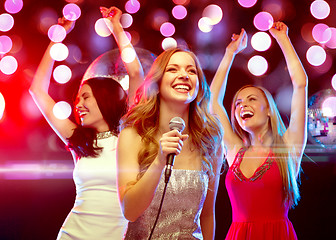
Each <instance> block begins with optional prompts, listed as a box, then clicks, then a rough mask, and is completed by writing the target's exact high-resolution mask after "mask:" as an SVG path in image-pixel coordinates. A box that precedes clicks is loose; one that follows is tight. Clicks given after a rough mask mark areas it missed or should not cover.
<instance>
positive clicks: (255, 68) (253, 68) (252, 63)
mask: <svg viewBox="0 0 336 240" xmlns="http://www.w3.org/2000/svg"><path fill="white" fill-rule="evenodd" d="M247 68H248V70H249V71H250V72H251V73H252V74H253V75H255V76H261V75H263V74H264V73H265V72H266V71H267V69H268V63H267V60H266V59H265V58H264V57H262V56H259V55H256V56H253V57H251V58H250V60H249V61H248V64H247Z"/></svg>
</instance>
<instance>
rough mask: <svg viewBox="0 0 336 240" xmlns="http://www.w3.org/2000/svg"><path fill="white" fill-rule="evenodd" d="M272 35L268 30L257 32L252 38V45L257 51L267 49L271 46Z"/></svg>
mask: <svg viewBox="0 0 336 240" xmlns="http://www.w3.org/2000/svg"><path fill="white" fill-rule="evenodd" d="M271 43H272V40H271V37H270V36H269V35H268V34H267V33H266V32H257V33H255V34H254V35H253V36H252V38H251V45H252V47H253V48H254V49H255V50H257V51H260V52H262V51H266V50H267V49H269V47H270V46H271Z"/></svg>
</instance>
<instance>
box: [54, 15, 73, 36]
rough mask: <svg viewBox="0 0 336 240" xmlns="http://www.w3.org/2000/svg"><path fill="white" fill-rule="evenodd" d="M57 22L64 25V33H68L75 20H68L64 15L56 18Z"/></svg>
mask: <svg viewBox="0 0 336 240" xmlns="http://www.w3.org/2000/svg"><path fill="white" fill-rule="evenodd" d="M58 24H59V25H61V26H62V27H64V29H65V31H66V33H67V34H68V33H69V32H71V30H72V29H73V28H74V27H75V21H70V20H68V19H66V18H65V17H61V18H59V19H58Z"/></svg>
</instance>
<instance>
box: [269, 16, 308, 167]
mask: <svg viewBox="0 0 336 240" xmlns="http://www.w3.org/2000/svg"><path fill="white" fill-rule="evenodd" d="M269 31H270V33H271V34H272V36H273V37H274V38H275V39H276V41H277V42H278V44H279V46H280V48H281V50H282V52H283V54H284V56H285V60H286V64H287V68H288V71H289V75H290V78H291V81H292V84H293V96H292V103H291V116H290V122H289V127H288V129H287V131H286V133H285V135H284V138H285V141H286V142H287V144H288V145H289V146H294V147H295V149H296V152H297V155H298V161H299V162H297V166H298V167H299V166H300V161H301V156H302V154H303V150H304V148H305V146H306V141H307V88H308V77H307V75H306V72H305V70H304V68H303V66H302V64H301V61H300V59H299V57H298V55H297V54H296V52H295V49H294V47H293V45H292V43H291V41H290V39H289V37H288V27H287V26H286V25H285V24H284V23H282V22H276V23H274V25H273V27H272V28H271V29H270V30H269Z"/></svg>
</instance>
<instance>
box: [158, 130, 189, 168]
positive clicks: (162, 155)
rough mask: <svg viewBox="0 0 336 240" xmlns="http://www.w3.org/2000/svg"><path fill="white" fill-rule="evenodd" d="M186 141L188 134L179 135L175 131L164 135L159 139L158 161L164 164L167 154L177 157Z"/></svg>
mask: <svg viewBox="0 0 336 240" xmlns="http://www.w3.org/2000/svg"><path fill="white" fill-rule="evenodd" d="M187 139H188V134H181V133H180V132H179V131H177V130H171V131H169V132H166V133H164V134H163V135H162V136H161V138H160V141H159V142H160V150H159V161H160V163H161V164H166V159H167V156H168V155H169V154H171V153H172V154H175V155H178V154H180V152H181V151H182V147H183V141H185V140H187Z"/></svg>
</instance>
